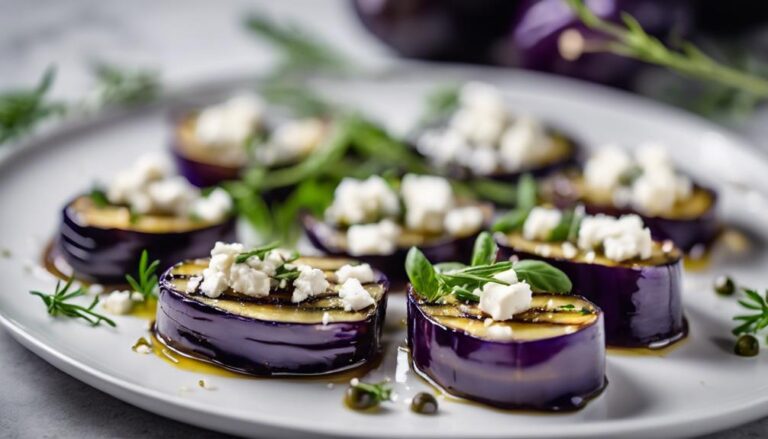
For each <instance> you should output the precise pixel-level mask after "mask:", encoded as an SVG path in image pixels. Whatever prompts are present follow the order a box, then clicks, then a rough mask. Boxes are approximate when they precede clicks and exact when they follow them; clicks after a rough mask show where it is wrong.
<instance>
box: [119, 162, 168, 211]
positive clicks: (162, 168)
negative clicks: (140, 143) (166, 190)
mask: <svg viewBox="0 0 768 439" xmlns="http://www.w3.org/2000/svg"><path fill="white" fill-rule="evenodd" d="M171 169H172V166H171V162H170V160H169V159H168V157H167V156H166V155H164V154H157V153H149V154H144V155H142V156H139V158H138V159H137V160H136V162H135V163H133V164H132V165H131V166H130V167H129V168H126V169H123V170H121V171H119V172H118V173H117V174H115V177H114V178H113V179H112V182H111V183H110V184H109V187H108V188H107V199H108V200H109V202H110V203H114V204H132V199H133V197H134V194H136V193H137V192H138V193H142V194H143V191H144V189H145V187H146V186H147V185H148V184H149V183H151V182H154V181H159V180H162V179H164V178H166V177H168V176H170V175H171Z"/></svg>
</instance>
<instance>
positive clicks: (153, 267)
mask: <svg viewBox="0 0 768 439" xmlns="http://www.w3.org/2000/svg"><path fill="white" fill-rule="evenodd" d="M159 265H160V261H158V260H154V261H152V263H149V253H148V252H147V251H146V250H144V251H142V252H141V258H139V272H138V277H139V279H138V281H137V280H136V278H134V277H133V276H131V275H130V274H126V275H125V280H126V282H128V285H130V286H131V288H132V289H133V291H135V292H137V293H141V295H142V296H144V299H145V300H146V299H149V298H150V297H157V274H156V273H155V272H156V271H157V267H158V266H159Z"/></svg>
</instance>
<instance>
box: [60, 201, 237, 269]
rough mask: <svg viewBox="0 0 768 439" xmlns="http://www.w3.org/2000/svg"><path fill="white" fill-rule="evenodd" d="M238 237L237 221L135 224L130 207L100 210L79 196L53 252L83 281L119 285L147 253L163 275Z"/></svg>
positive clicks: (144, 219) (162, 219) (148, 219)
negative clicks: (176, 264) (184, 260)
mask: <svg viewBox="0 0 768 439" xmlns="http://www.w3.org/2000/svg"><path fill="white" fill-rule="evenodd" d="M234 235H235V219H234V217H230V218H227V219H226V220H225V221H224V222H221V223H209V222H205V221H198V220H193V219H190V218H181V217H170V216H158V215H142V216H139V217H137V218H133V217H132V215H131V212H130V210H129V209H128V208H127V207H121V206H97V205H96V204H95V203H94V202H93V200H92V199H91V198H90V197H88V196H80V197H77V198H76V199H74V200H73V201H72V202H70V203H67V205H66V206H65V207H64V209H63V210H62V220H61V224H60V226H59V234H58V237H57V238H56V243H55V252H56V253H58V254H57V255H56V256H61V257H62V259H63V260H64V262H66V264H67V265H69V268H70V269H71V271H72V272H73V274H74V275H75V276H76V277H78V278H80V279H83V280H86V281H91V282H99V283H104V284H120V283H123V282H124V276H125V274H126V273H132V272H134V271H135V270H136V264H137V263H138V261H139V258H140V256H141V252H142V251H143V250H144V249H146V250H147V251H148V252H149V255H150V256H151V257H152V258H153V259H157V260H159V261H160V267H161V269H165V268H167V267H169V266H171V265H172V264H174V263H176V262H177V261H179V260H183V259H189V258H197V257H202V256H205V255H207V254H208V253H209V252H210V249H211V247H213V245H214V244H215V243H216V242H217V241H231V240H233V239H234ZM65 271H66V270H65ZM66 274H69V273H66Z"/></svg>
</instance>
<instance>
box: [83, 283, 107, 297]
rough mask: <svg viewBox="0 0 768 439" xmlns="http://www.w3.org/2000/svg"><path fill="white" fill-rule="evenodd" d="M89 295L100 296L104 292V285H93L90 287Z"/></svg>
mask: <svg viewBox="0 0 768 439" xmlns="http://www.w3.org/2000/svg"><path fill="white" fill-rule="evenodd" d="M87 291H88V294H91V295H94V296H98V295H99V294H101V293H103V292H104V285H102V284H91V285H90V286H89V287H88V290H87Z"/></svg>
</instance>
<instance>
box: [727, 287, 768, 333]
mask: <svg viewBox="0 0 768 439" xmlns="http://www.w3.org/2000/svg"><path fill="white" fill-rule="evenodd" d="M744 294H745V295H746V298H744V299H742V300H739V305H741V306H742V307H744V308H746V309H747V310H749V311H753V312H752V313H751V314H743V315H738V316H736V317H734V318H733V320H735V321H738V322H741V324H740V325H739V326H737V327H736V328H734V329H733V331H732V332H733V335H740V334H755V333H757V332H759V331H761V330H763V329H765V328H766V327H768V291H767V292H766V297H763V296H761V295H760V294H758V292H757V291H755V290H751V289H744Z"/></svg>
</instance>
